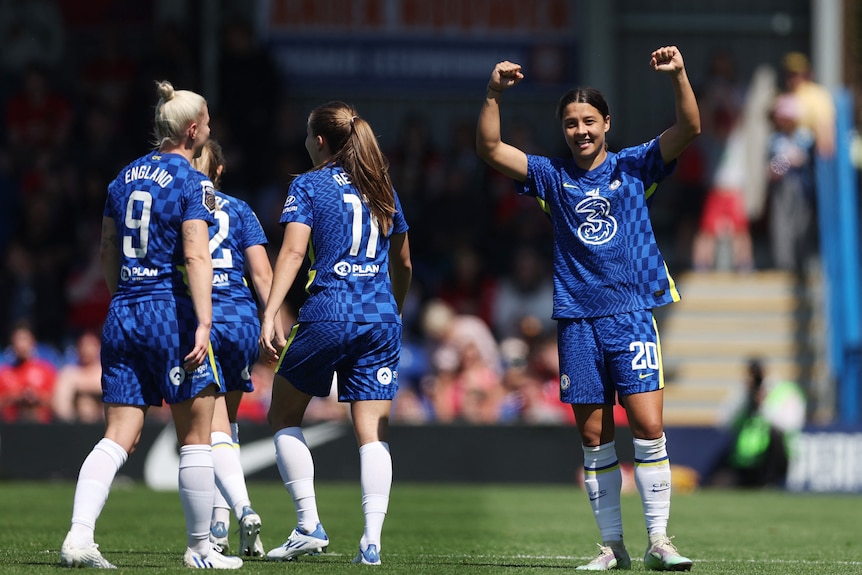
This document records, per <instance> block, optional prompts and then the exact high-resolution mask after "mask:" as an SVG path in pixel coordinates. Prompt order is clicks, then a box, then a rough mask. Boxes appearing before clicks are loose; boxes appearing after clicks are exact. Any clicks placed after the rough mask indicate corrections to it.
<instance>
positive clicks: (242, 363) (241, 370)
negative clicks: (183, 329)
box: [210, 317, 260, 392]
mask: <svg viewBox="0 0 862 575" xmlns="http://www.w3.org/2000/svg"><path fill="white" fill-rule="evenodd" d="M259 336H260V322H259V321H258V319H257V317H254V318H252V319H248V320H247V321H240V322H233V321H232V322H224V321H214V322H213V327H212V332H211V334H210V341H211V342H212V347H213V352H214V353H215V356H216V360H218V365H219V367H220V368H221V373H222V378H223V379H222V391H245V392H249V391H254V385H253V384H252V381H251V369H252V367H253V366H254V364H255V363H256V362H257V359H258V357H259V355H260V346H259V345H258V338H259Z"/></svg>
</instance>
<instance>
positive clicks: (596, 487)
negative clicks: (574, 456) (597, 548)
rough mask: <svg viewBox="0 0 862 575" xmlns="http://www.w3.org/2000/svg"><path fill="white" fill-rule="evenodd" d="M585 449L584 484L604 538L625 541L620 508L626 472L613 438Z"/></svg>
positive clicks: (603, 539) (605, 539)
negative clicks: (621, 469) (624, 472)
mask: <svg viewBox="0 0 862 575" xmlns="http://www.w3.org/2000/svg"><path fill="white" fill-rule="evenodd" d="M583 449H584V484H585V487H586V489H587V495H588V496H589V498H590V507H592V508H593V515H594V516H595V518H596V524H597V525H598V527H599V533H600V534H601V537H602V542H603V543H607V542H609V541H622V539H623V516H622V510H621V509H620V492H621V491H622V486H623V476H622V472H621V471H620V462H619V460H618V459H617V452H616V448H615V446H614V442H613V441H611V442H610V443H605V444H604V445H599V446H598V447H587V446H586V445H585V446H583Z"/></svg>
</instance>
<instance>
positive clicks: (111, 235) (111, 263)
mask: <svg viewBox="0 0 862 575" xmlns="http://www.w3.org/2000/svg"><path fill="white" fill-rule="evenodd" d="M99 258H100V260H101V262H102V274H103V275H104V276H105V283H106V284H108V291H110V292H111V295H112V296H113V295H114V294H115V293H117V286H118V285H119V283H120V239H119V237H118V236H117V224H116V223H115V222H114V218H105V217H103V218H102V239H101V241H100V243H99Z"/></svg>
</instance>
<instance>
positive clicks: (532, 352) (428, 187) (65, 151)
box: [0, 0, 828, 424]
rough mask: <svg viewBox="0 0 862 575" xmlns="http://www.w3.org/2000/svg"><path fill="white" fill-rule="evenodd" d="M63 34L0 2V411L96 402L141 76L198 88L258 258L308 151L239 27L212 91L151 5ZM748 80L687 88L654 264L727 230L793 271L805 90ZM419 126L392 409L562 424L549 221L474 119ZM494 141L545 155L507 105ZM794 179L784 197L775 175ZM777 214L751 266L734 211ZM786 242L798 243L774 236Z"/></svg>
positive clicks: (255, 407)
mask: <svg viewBox="0 0 862 575" xmlns="http://www.w3.org/2000/svg"><path fill="white" fill-rule="evenodd" d="M33 30H38V32H39V33H38V34H34V33H32V31H33ZM66 35H67V30H66V29H65V27H64V19H63V14H62V13H61V11H60V9H59V7H58V5H57V4H55V3H54V2H52V1H50V0H22V1H21V2H0V42H2V43H3V46H4V48H3V51H2V60H0V77H2V78H3V81H2V82H0V106H2V113H0V118H2V120H0V121H2V130H0V136H2V140H0V200H2V203H3V205H4V206H5V208H4V210H2V211H0V255H2V260H0V261H2V266H3V273H2V276H0V334H2V337H3V340H2V341H3V343H2V346H0V348H5V352H4V354H3V356H2V360H0V418H2V420H5V421H43V422H45V421H99V420H100V419H101V410H100V409H98V399H99V393H98V389H99V385H98V381H99V376H100V372H99V367H98V348H99V338H98V334H99V333H100V327H101V322H102V320H103V319H104V317H105V313H106V309H107V306H108V303H109V293H108V291H107V288H106V286H105V282H104V280H103V278H102V274H101V269H100V262H99V237H100V225H101V215H102V209H103V204H104V198H105V190H106V186H107V184H108V182H109V181H110V180H111V179H112V178H113V177H114V176H115V175H116V174H117V173H118V172H119V171H120V169H121V168H122V167H123V166H124V165H125V164H126V163H127V162H128V161H130V160H132V159H133V158H135V157H137V156H138V155H140V154H141V153H142V152H143V151H144V150H146V149H148V148H149V147H151V145H150V142H148V141H147V140H146V139H145V138H143V137H142V135H144V134H150V133H151V126H150V122H151V120H152V117H151V116H152V104H153V102H152V100H153V99H154V97H155V96H154V87H153V82H154V80H157V79H159V80H160V79H168V80H170V81H172V82H173V83H174V85H175V86H177V87H178V88H188V89H193V90H196V91H199V92H202V93H204V95H205V96H207V97H208V98H212V101H213V102H214V105H213V106H212V108H211V115H212V136H213V137H214V138H216V139H218V140H219V142H220V143H221V144H222V146H223V148H224V151H225V154H226V158H227V170H226V173H225V176H224V188H225V191H226V192H228V193H231V194H233V195H237V196H239V197H242V198H243V199H245V200H246V201H248V202H249V204H250V205H251V206H252V207H253V208H254V209H255V211H256V212H257V214H258V216H259V217H260V219H261V223H262V224H263V226H264V229H265V231H266V233H267V235H268V237H269V240H270V242H271V244H270V248H271V249H272V252H273V254H274V253H275V251H276V250H277V249H278V246H279V244H280V240H281V227H280V226H279V224H278V218H279V215H280V213H281V206H282V203H283V201H284V197H285V195H286V191H287V187H288V185H289V183H290V180H291V177H292V176H293V175H295V174H298V173H301V172H302V171H304V170H306V169H308V168H310V167H311V166H310V164H309V159H308V156H307V153H306V151H305V149H304V145H303V141H304V138H305V126H304V122H305V114H306V113H307V110H303V109H298V107H297V105H296V102H295V100H294V99H292V97H291V86H290V84H289V82H286V81H285V79H284V78H282V77H281V76H280V75H279V73H278V70H277V67H276V65H275V63H274V62H273V60H272V58H271V57H270V55H269V54H268V53H267V52H266V51H265V50H264V49H263V48H261V47H260V46H259V45H258V44H257V43H256V41H255V38H254V35H253V31H252V27H251V26H250V24H249V23H248V22H245V21H243V20H242V19H239V18H237V19H226V21H225V24H224V27H223V29H222V30H221V33H220V43H219V45H220V50H221V52H220V56H219V59H218V63H217V66H218V74H217V75H216V77H217V78H218V79H219V81H218V82H217V86H216V87H215V89H216V94H212V95H209V94H206V92H205V91H204V90H203V88H202V86H201V84H202V82H201V73H200V69H201V58H200V55H199V54H198V53H197V49H198V46H196V45H195V44H194V43H190V42H188V41H187V38H186V35H187V31H186V30H184V29H182V27H181V26H179V25H178V24H175V23H171V22H166V23H164V24H163V25H161V26H159V27H157V28H156V29H154V31H153V32H152V37H144V38H140V39H138V40H140V41H136V42H126V41H125V38H123V36H122V33H121V32H119V30H118V29H112V28H111V27H106V28H105V29H103V30H102V29H100V30H99V33H98V34H94V35H93V36H92V41H91V42H89V43H88V44H87V45H86V47H84V46H83V45H82V49H81V50H77V49H76V50H71V49H70V46H69V40H68V39H67V38H66ZM130 46H135V47H136V48H135V49H137V50H143V52H134V53H133V52H131V51H130V50H131V48H130ZM76 47H77V46H76ZM793 58H795V59H793ZM793 58H791V59H786V60H785V62H784V63H783V72H785V73H787V74H788V79H789V74H791V73H793V71H794V70H795V71H797V72H799V74H800V76H803V77H805V78H810V69H809V67H808V65H807V64H808V63H807V59H805V57H804V56H803V55H801V54H798V55H795V56H794V57H793ZM764 74H767V75H768V73H767V72H764ZM773 75H774V72H773ZM758 78H759V76H757V75H756V76H755V79H754V80H753V81H752V83H751V85H748V86H747V85H745V84H744V83H742V82H741V80H740V79H739V78H737V77H736V76H735V70H734V62H733V59H732V56H730V55H729V54H725V53H722V54H717V55H716V58H715V60H714V62H713V63H712V67H711V68H710V70H709V75H708V76H707V77H706V78H705V79H704V81H703V82H701V84H700V86H699V98H700V100H701V107H702V114H704V134H703V137H702V138H701V139H700V140H701V141H700V142H699V143H698V145H697V146H693V147H692V148H691V149H692V152H691V153H690V154H688V155H687V156H686V157H683V158H681V161H680V166H679V168H678V170H677V172H676V173H675V175H674V176H673V179H672V180H671V181H669V182H668V183H667V190H666V191H663V192H662V193H663V194H664V195H666V199H665V200H657V201H660V202H662V203H660V204H658V206H657V209H658V210H660V211H661V210H663V211H664V213H665V214H667V217H666V218H665V220H662V218H661V217H659V218H657V222H656V225H657V226H658V227H661V229H659V230H657V231H658V233H659V235H668V236H670V237H671V238H672V239H673V238H675V241H673V242H672V243H673V244H674V246H671V247H670V248H669V249H668V250H667V251H668V253H669V254H671V256H670V257H668V259H669V264H671V269H672V271H673V273H679V272H680V271H681V270H683V269H688V268H693V269H709V268H713V267H718V266H720V265H722V264H721V262H722V260H721V258H720V257H719V255H718V254H719V253H720V251H719V250H720V246H721V245H722V244H721V242H722V241H723V240H724V239H725V238H730V241H732V243H733V246H734V247H733V253H732V258H731V259H732V262H731V263H730V264H729V265H730V266H731V267H733V268H735V269H739V270H743V271H747V270H751V269H753V268H754V267H792V266H794V265H796V263H797V262H798V261H799V259H798V257H797V256H798V255H799V253H800V250H805V249H808V247H809V246H810V245H811V243H810V238H811V237H812V235H811V233H812V232H811V230H812V225H813V224H812V222H813V221H814V219H813V217H812V211H813V210H814V205H813V198H814V194H813V191H812V188H811V186H812V185H813V184H812V182H813V178H812V177H811V173H810V171H809V170H810V158H811V154H812V153H813V152H812V150H813V149H814V148H813V147H812V146H813V142H814V141H815V140H814V135H813V134H814V132H813V129H814V128H815V127H816V126H815V125H814V124H812V125H811V126H810V127H807V126H808V124H806V122H808V120H807V119H806V118H807V117H808V116H807V115H806V114H809V112H808V111H806V110H807V108H806V106H809V104H807V103H806V100H805V99H803V98H801V97H797V96H794V95H793V89H792V88H791V85H790V83H784V82H782V81H780V80H778V79H777V78H775V77H774V76H773V77H771V78H767V79H766V80H765V81H764V82H765V84H764V85H767V84H768V86H767V87H766V88H763V87H761V86H760V84H758V82H759V80H758ZM263 87H266V88H263ZM480 87H481V86H480ZM778 94H781V95H782V97H781V98H777V97H776V96H777V95H778ZM478 105H479V102H478V101H477V103H476V106H477V110H478ZM552 105H553V103H549V106H552ZM814 105H815V106H820V105H822V104H814ZM753 114H760V116H757V117H756V118H755V117H754V116H753ZM428 122H429V120H428V118H427V117H426V116H424V115H422V114H421V113H413V114H409V115H408V116H407V117H405V118H403V119H402V120H401V124H400V130H399V135H398V138H397V141H396V142H395V143H394V145H392V146H389V149H387V150H385V151H386V153H387V156H388V158H389V160H390V162H391V166H390V169H391V175H392V180H393V182H394V183H395V186H396V189H397V190H398V193H399V195H400V198H401V201H402V204H403V207H404V210H405V214H406V216H407V221H408V223H409V224H410V241H411V248H412V252H413V265H414V284H413V286H412V287H411V294H410V296H409V301H408V302H407V304H406V306H405V313H404V323H405V343H404V357H403V360H402V365H401V368H400V371H399V381H400V384H401V388H400V391H399V396H398V397H397V398H396V401H395V406H394V412H393V419H394V420H395V422H406V423H416V424H419V423H425V422H463V423H476V424H487V423H521V422H526V423H572V422H573V419H572V414H571V410H569V409H568V408H567V406H563V405H562V404H560V403H559V400H558V383H557V378H558V363H557V354H556V343H555V331H554V330H555V324H554V322H553V321H552V320H551V319H550V314H551V307H552V306H551V293H552V284H551V274H550V265H551V255H550V249H551V245H552V238H551V234H552V232H551V229H550V225H549V223H548V221H547V219H546V218H545V215H544V214H543V213H542V211H541V210H540V209H539V208H538V207H537V206H535V205H534V202H533V201H532V200H530V199H528V198H524V197H521V196H519V195H517V194H516V193H515V184H514V182H512V181H510V180H508V179H506V178H504V177H502V176H500V175H499V174H497V173H496V172H493V171H491V170H490V169H488V168H487V166H485V165H484V164H482V163H481V162H480V160H479V159H478V158H477V156H476V153H475V151H474V133H475V124H474V122H475V119H474V118H472V117H470V118H466V119H464V120H463V121H460V120H459V121H454V122H453V125H452V127H451V129H450V131H449V139H448V141H445V142H437V141H435V140H434V138H433V136H432V130H431V129H430V126H429V123H428ZM752 126H754V127H752ZM753 130H759V131H753ZM806 130H809V131H811V132H810V133H809V132H808V131H806ZM806 134H808V135H806ZM504 137H505V139H507V140H508V141H511V142H512V143H513V144H515V145H517V146H518V147H519V148H521V149H522V150H525V151H527V152H528V153H537V154H551V155H556V154H557V153H558V151H556V150H543V149H542V148H541V147H540V146H539V145H538V144H536V143H535V142H533V141H532V134H531V130H530V123H529V121H527V120H526V119H524V120H521V121H518V122H513V127H512V128H511V130H510V133H508V134H504ZM758 137H759V138H760V139H759V140H757V139H756V138H758ZM752 138H754V141H759V142H761V145H762V152H763V163H762V165H760V166H759V167H758V166H755V167H754V168H752V167H751V166H742V167H740V166H739V165H736V166H733V165H730V164H732V163H733V158H734V157H736V158H740V157H742V158H750V157H751V156H752V153H751V150H748V151H745V150H744V149H739V148H737V149H734V148H733V146H734V145H736V144H734V142H737V143H738V142H739V141H748V142H751V141H752ZM773 140H774V141H773ZM560 145H561V146H562V138H561V140H560ZM767 152H768V153H770V154H772V156H771V157H769V158H768V157H767V155H766V154H767ZM827 152H828V150H827ZM720 166H724V168H722V169H720ZM752 169H754V170H755V171H757V170H758V169H759V170H762V173H761V172H757V174H756V175H752V172H751V171H750V170H752ZM717 173H720V175H719V176H718V177H717V176H716V174H717ZM794 174H798V175H799V177H798V178H797V179H796V180H794V182H795V183H794V186H793V187H792V188H793V190H792V191H791V192H786V193H785V192H784V191H776V190H778V188H779V185H778V183H779V182H781V181H782V180H783V179H785V178H788V175H794ZM740 182H741V183H740ZM751 182H760V186H759V192H758V191H757V190H755V191H754V192H752V191H750V190H747V189H746V185H747V184H748V183H751ZM788 187H791V186H788ZM757 193H759V194H760V197H754V198H753V199H752V197H751V194H757ZM746 194H749V196H746ZM793 194H796V195H793ZM788 197H789V198H790V199H787V198H788ZM794 201H795V202H796V203H793V202H794ZM785 204H787V205H789V207H787V206H786V205H785ZM790 204H792V205H790ZM752 206H755V207H754V208H752ZM779 209H782V210H784V209H787V210H791V211H792V212H793V214H794V216H798V220H799V221H801V223H796V224H794V226H795V227H793V228H789V227H788V226H790V220H789V219H788V218H786V216H785V215H784V213H783V212H782V214H781V215H780V217H779V218H777V219H776V222H775V223H774V224H773V227H772V229H773V231H774V233H775V234H776V236H779V235H781V234H784V235H785V236H786V235H788V234H790V236H791V237H792V238H793V241H792V242H790V244H788V242H787V241H786V240H785V239H778V238H777V239H776V241H775V242H774V246H775V248H776V250H775V253H774V255H773V256H771V257H770V258H769V259H768V260H766V261H765V262H764V263H762V264H758V263H757V262H756V261H755V258H754V256H753V254H752V242H751V239H750V234H751V232H750V227H751V225H752V222H753V221H755V220H756V221H768V216H766V214H769V213H770V211H771V212H772V213H773V214H774V213H775V212H776V211H777V210H779ZM803 220H804V221H803ZM663 221H664V223H663ZM793 221H794V222H796V221H797V220H793ZM667 222H670V223H667ZM444 223H445V225H444ZM662 226H663V227H662ZM788 245H791V246H797V245H798V248H797V247H793V248H792V250H791V253H790V254H787V255H785V254H781V253H779V251H780V249H781V248H782V247H787V246H788ZM692 246H693V247H692ZM297 283H298V284H301V283H302V282H297ZM302 298H303V294H302V291H301V285H300V286H299V288H298V289H294V290H293V291H292V292H291V294H290V302H289V303H290V304H291V306H292V309H293V310H294V311H295V310H296V309H298V306H299V305H301V303H302ZM257 369H265V368H262V367H260V366H258V368H257ZM267 379H269V378H266V377H263V378H260V377H257V378H255V381H256V382H265V381H266V380H267ZM268 395H269V393H268V390H267V389H265V383H260V384H259V385H258V391H256V392H255V393H254V394H252V395H251V396H250V397H248V398H247V399H246V400H245V401H244V404H243V405H244V406H243V408H242V410H243V411H242V412H241V414H240V416H241V417H242V418H244V419H249V420H255V421H263V420H264V419H265V414H266V409H267V401H268ZM347 416H348V415H347V411H346V410H345V408H344V407H343V406H340V405H338V404H337V403H335V402H334V400H319V401H318V400H315V402H313V404H312V406H311V408H310V409H309V412H308V413H307V417H306V419H307V420H314V419H329V420H331V419H340V418H347Z"/></svg>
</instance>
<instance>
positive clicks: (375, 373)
mask: <svg viewBox="0 0 862 575" xmlns="http://www.w3.org/2000/svg"><path fill="white" fill-rule="evenodd" d="M400 357H401V324H400V323H382V324H381V323H351V322H309V323H298V324H296V325H294V326H293V329H292V330H291V332H290V336H289V337H288V340H287V345H286V346H285V348H284V351H283V352H282V354H281V359H280V360H279V364H278V366H277V367H276V373H277V374H278V375H280V376H282V377H284V378H285V379H286V380H287V381H289V382H290V383H291V384H292V385H293V386H294V387H295V388H296V389H298V390H299V391H302V392H304V393H307V394H309V395H314V396H317V397H326V396H328V395H329V392H330V390H331V388H332V374H333V373H335V374H337V375H338V401H365V400H377V399H382V400H391V399H392V398H394V397H395V392H396V391H397V390H398V362H399V360H400Z"/></svg>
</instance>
